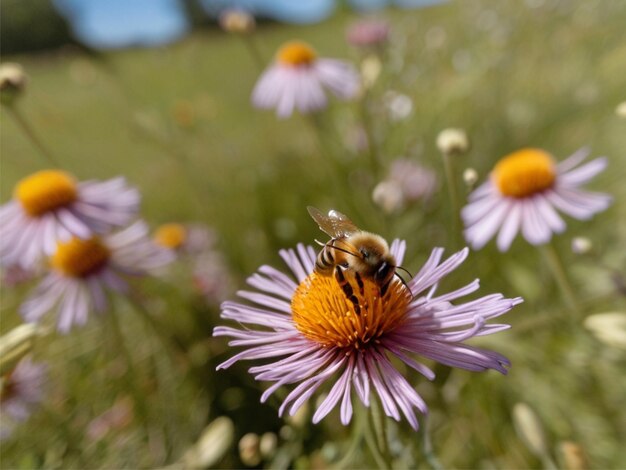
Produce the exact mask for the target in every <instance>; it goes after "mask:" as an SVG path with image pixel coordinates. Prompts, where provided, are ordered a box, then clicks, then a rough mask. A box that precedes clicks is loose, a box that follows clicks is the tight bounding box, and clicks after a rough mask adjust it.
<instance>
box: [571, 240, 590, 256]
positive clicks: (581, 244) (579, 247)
mask: <svg viewBox="0 0 626 470" xmlns="http://www.w3.org/2000/svg"><path fill="white" fill-rule="evenodd" d="M592 249H593V243H591V240H589V239H588V238H586V237H574V238H572V253H574V254H576V255H586V254H587V253H589V252H590V251H591V250H592Z"/></svg>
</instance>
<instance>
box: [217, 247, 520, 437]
mask: <svg viewBox="0 0 626 470" xmlns="http://www.w3.org/2000/svg"><path fill="white" fill-rule="evenodd" d="M405 247H406V244H405V242H404V241H398V240H395V241H394V242H393V243H392V245H391V248H390V250H391V253H392V255H393V256H394V257H395V259H396V261H397V263H398V264H400V263H401V262H402V258H403V256H404V252H405ZM442 254H443V249H442V248H436V249H434V250H433V252H432V253H431V255H430V257H429V259H428V260H427V261H426V263H425V264H424V266H423V267H422V269H421V270H420V272H419V273H418V274H417V275H416V276H415V277H414V278H413V279H412V280H411V281H409V282H408V283H407V285H404V284H403V283H402V282H401V281H399V280H398V279H395V278H394V280H392V281H391V284H390V286H389V288H388V289H387V291H386V292H385V294H384V295H383V296H381V295H380V288H379V286H378V285H377V284H375V283H374V282H373V281H371V280H369V279H367V278H363V279H362V281H363V285H362V286H357V285H356V284H355V285H354V286H353V291H354V293H355V295H356V296H357V298H358V301H359V302H358V303H359V306H358V307H356V304H355V302H354V301H353V300H350V299H348V298H347V296H346V295H345V293H344V290H343V289H342V287H341V286H340V285H339V283H338V282H337V280H336V279H335V278H334V277H333V276H324V275H320V274H318V273H315V272H314V266H315V260H316V252H315V251H314V250H313V248H312V247H310V246H308V247H307V246H304V245H298V247H297V249H296V250H282V251H281V252H280V255H281V257H282V258H283V260H284V261H285V263H286V264H287V266H288V267H289V269H290V270H291V272H292V273H293V275H294V276H295V278H296V279H295V280H294V279H293V278H292V277H291V276H288V275H286V274H284V273H282V272H280V271H278V270H276V269H275V268H273V267H270V266H262V267H261V268H260V269H259V271H258V272H257V273H256V274H254V275H253V276H252V277H250V278H249V279H248V284H250V285H251V286H252V287H254V288H255V289H256V291H241V292H239V297H241V298H243V299H246V300H248V301H249V302H251V305H250V304H242V303H238V302H230V301H229V302H225V303H224V304H223V305H222V318H224V319H227V320H233V321H235V322H238V323H239V324H240V325H241V328H234V327H228V326H219V327H217V328H215V330H214V335H215V336H229V337H231V338H234V339H233V340H231V341H230V343H229V345H230V346H242V347H244V348H245V349H244V350H243V351H241V352H239V353H238V354H236V355H235V356H233V357H232V358H230V359H229V360H227V361H225V362H224V363H222V364H220V365H219V366H218V369H223V368H227V367H230V366H231V365H233V364H234V363H235V362H238V361H241V360H255V359H261V360H266V363H265V364H263V365H257V366H255V367H251V368H250V369H249V371H250V373H251V374H253V375H254V376H255V378H256V379H257V380H263V381H269V382H274V383H273V384H272V385H271V386H270V387H269V388H268V389H267V390H266V391H265V392H264V393H263V395H262V397H261V401H265V400H267V398H268V397H269V396H270V395H271V394H272V393H274V392H275V391H276V390H277V389H278V388H279V387H281V386H283V385H291V384H293V385H296V386H295V388H293V390H291V392H290V393H289V394H288V395H287V397H286V398H285V400H284V401H283V403H282V405H281V407H280V410H279V414H280V415H282V414H283V413H284V412H285V411H288V412H289V414H290V415H293V414H294V413H295V412H296V411H297V410H298V409H299V408H300V407H301V406H302V405H303V404H304V403H305V402H306V401H307V400H308V399H309V398H310V397H311V396H312V395H313V394H314V393H315V392H316V391H317V390H318V389H320V388H321V387H322V386H323V385H325V384H327V385H328V386H330V391H329V392H328V395H327V396H326V398H325V399H324V400H323V401H322V403H321V404H320V406H319V407H318V408H317V410H316V412H315V414H314V416H313V422H314V423H317V422H319V421H320V420H321V419H322V418H324V417H325V416H326V415H327V414H328V413H329V412H330V411H331V410H332V409H333V408H335V406H337V404H339V403H340V417H341V422H342V423H343V424H348V423H349V422H350V420H351V417H352V390H354V391H355V392H356V395H357V396H358V397H359V399H360V400H361V402H362V403H363V404H364V405H365V406H369V403H370V393H371V392H372V391H373V392H374V393H376V394H377V395H378V397H379V398H380V401H381V403H382V406H383V410H384V412H385V414H386V415H387V416H390V417H392V418H394V419H395V420H397V421H399V420H400V419H401V416H402V415H404V417H405V418H406V420H407V421H408V422H409V424H410V425H411V427H412V428H413V429H417V428H418V420H417V417H416V415H415V413H414V408H416V409H418V410H419V411H421V412H422V413H426V411H427V407H426V404H425V403H424V401H423V400H422V398H421V397H420V396H419V395H418V393H417V392H416V391H415V389H414V388H413V387H412V386H411V384H410V383H409V382H408V381H407V380H406V379H405V378H404V377H403V376H402V374H401V373H400V372H399V371H398V370H397V369H396V367H395V366H394V365H393V363H392V362H391V360H390V356H391V357H395V358H397V359H399V360H400V361H402V362H404V363H405V364H406V365H408V366H409V367H411V368H413V369H415V370H417V371H418V372H420V373H421V374H422V375H424V376H425V377H426V378H427V379H429V380H432V379H433V378H434V376H435V374H434V373H433V371H432V370H431V369H430V368H428V367H427V366H426V365H424V364H422V363H420V362H418V361H416V360H415V359H414V357H413V355H418V356H422V357H425V358H428V359H432V360H434V361H436V362H439V363H442V364H446V365H449V366H452V367H459V368H462V369H466V370H471V371H483V370H487V369H495V370H497V371H499V372H501V373H503V374H506V372H507V367H508V366H509V361H508V360H507V358H505V357H504V356H502V355H500V354H498V353H496V352H493V351H488V350H484V349H480V348H477V347H475V346H470V345H466V344H464V341H465V340H467V339H469V338H472V337H474V336H482V335H488V334H492V333H496V332H498V331H502V330H505V329H507V328H509V325H503V324H490V325H488V324H487V321H488V320H490V319H492V318H495V317H498V316H500V315H502V314H504V313H506V312H508V311H509V310H510V309H511V308H512V307H513V306H515V305H517V304H519V303H520V302H522V299H521V298H515V299H507V298H504V297H503V296H502V295H501V294H492V295H488V296H485V297H481V298H478V299H476V300H472V301H468V302H465V303H458V304H453V303H452V301H454V300H455V299H458V298H460V297H462V296H465V295H468V294H470V293H472V292H474V291H476V290H477V289H478V287H479V284H478V280H475V281H474V282H472V283H470V284H468V285H466V286H465V287H462V288H460V289H458V290H455V291H453V292H449V293H446V294H442V295H436V293H435V290H436V287H437V283H438V282H439V281H440V280H441V279H442V278H444V277H445V276H446V275H448V274H449V273H451V272H452V271H453V270H454V269H456V268H457V267H458V266H459V265H460V264H461V263H462V262H463V261H464V260H465V258H466V257H467V254H468V249H467V248H466V249H464V250H462V251H460V252H458V253H456V254H454V255H452V256H451V257H450V258H448V259H447V260H445V261H443V262H441V257H442ZM355 309H357V310H355ZM268 361H269V362H268Z"/></svg>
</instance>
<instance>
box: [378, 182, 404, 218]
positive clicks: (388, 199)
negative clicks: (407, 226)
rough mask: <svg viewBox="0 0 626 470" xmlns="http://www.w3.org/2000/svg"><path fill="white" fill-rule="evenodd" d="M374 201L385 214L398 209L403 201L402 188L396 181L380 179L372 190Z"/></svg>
mask: <svg viewBox="0 0 626 470" xmlns="http://www.w3.org/2000/svg"><path fill="white" fill-rule="evenodd" d="M372 199H373V200H374V203H375V204H376V205H377V206H378V207H380V208H381V209H382V210H383V211H385V212H386V213H387V214H392V213H394V212H397V211H399V210H400V209H401V208H402V206H403V202H404V197H403V195H402V190H401V189H400V188H399V187H398V185H397V184H396V183H393V182H391V181H381V182H380V183H378V184H377V185H376V187H375V188H374V191H373V192H372Z"/></svg>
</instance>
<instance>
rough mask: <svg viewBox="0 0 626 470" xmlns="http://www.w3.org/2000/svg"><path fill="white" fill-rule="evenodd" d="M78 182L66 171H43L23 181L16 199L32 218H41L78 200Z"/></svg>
mask: <svg viewBox="0 0 626 470" xmlns="http://www.w3.org/2000/svg"><path fill="white" fill-rule="evenodd" d="M77 194H78V191H77V188H76V180H75V179H74V178H73V177H72V176H71V175H69V174H68V173H66V172H64V171H59V170H42V171H38V172H37V173H34V174H32V175H30V176H28V177H26V178H24V179H22V180H21V181H20V182H19V183H17V186H16V187H15V191H14V195H15V198H16V199H17V200H18V201H19V202H20V203H21V204H22V207H23V208H24V210H25V211H26V213H28V214H29V215H31V216H40V215H43V214H45V213H46V212H49V211H51V210H54V209H58V208H59V207H63V206H66V205H68V204H70V203H72V202H74V201H75V200H76V197H77Z"/></svg>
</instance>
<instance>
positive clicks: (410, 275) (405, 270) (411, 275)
mask: <svg viewBox="0 0 626 470" xmlns="http://www.w3.org/2000/svg"><path fill="white" fill-rule="evenodd" d="M396 269H402V271H404V272H405V273H407V274H408V275H409V277H411V278H413V274H411V273H410V272H409V270H408V269H406V268H403V267H402V266H396Z"/></svg>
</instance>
